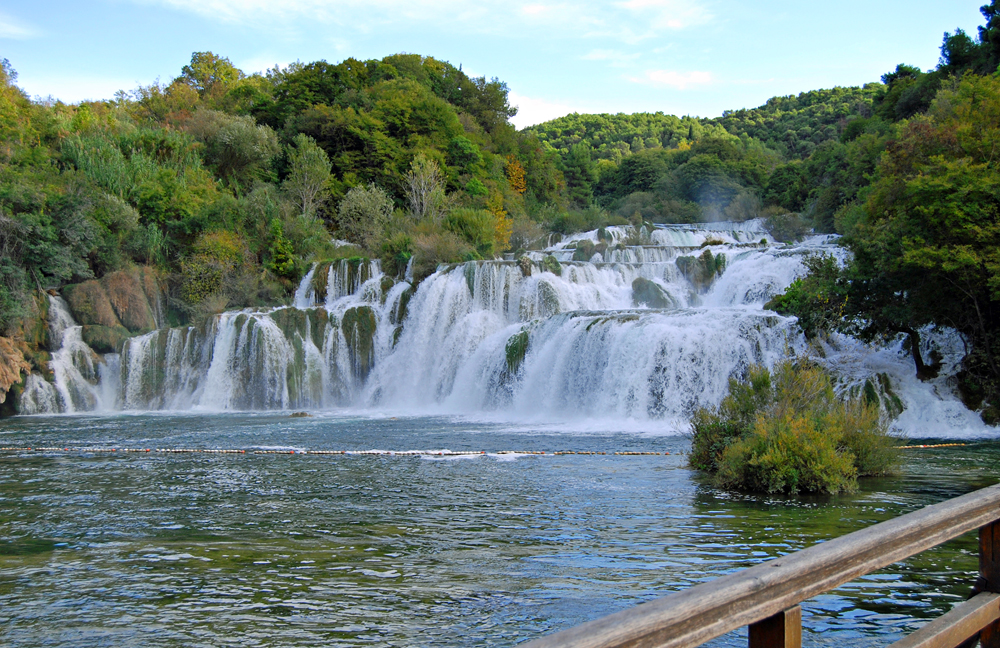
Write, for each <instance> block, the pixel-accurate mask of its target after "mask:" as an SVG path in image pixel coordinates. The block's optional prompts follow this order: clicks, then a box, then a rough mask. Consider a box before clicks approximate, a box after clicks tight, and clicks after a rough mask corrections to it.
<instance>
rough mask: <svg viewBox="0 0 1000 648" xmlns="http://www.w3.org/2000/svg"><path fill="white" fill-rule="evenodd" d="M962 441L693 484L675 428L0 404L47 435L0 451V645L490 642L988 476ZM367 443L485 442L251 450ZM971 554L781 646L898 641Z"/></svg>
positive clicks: (17, 425) (858, 598) (953, 589)
mask: <svg viewBox="0 0 1000 648" xmlns="http://www.w3.org/2000/svg"><path fill="white" fill-rule="evenodd" d="M968 443H969V445H965V446H959V447H952V448H938V449H922V450H917V449H914V450H906V451H904V452H905V453H906V455H905V456H906V462H905V466H904V470H903V472H902V474H901V475H900V476H898V477H895V478H888V479H879V480H868V481H863V482H862V490H861V492H860V493H858V494H855V495H849V496H838V497H788V498H786V497H765V496H737V495H732V494H726V493H722V492H719V491H716V490H714V489H712V488H711V487H709V486H708V485H706V484H705V483H703V482H701V481H699V478H698V476H697V474H696V473H694V472H692V471H690V470H689V469H687V468H686V456H685V455H684V454H683V453H684V452H686V450H687V449H688V447H689V442H688V440H687V439H686V438H685V437H683V436H678V435H675V434H666V435H658V434H655V433H653V432H650V431H647V432H642V433H636V432H630V431H617V432H602V431H601V430H599V429H596V428H593V427H591V428H588V429H585V430H575V431H574V430H572V429H570V428H568V427H565V426H561V427H556V426H550V427H546V426H540V425H531V426H527V425H524V426H519V425H512V424H509V423H484V422H482V421H476V420H474V419H461V418H454V417H451V418H433V417H414V418H405V417H401V418H391V417H385V416H380V417H372V416H370V415H363V414H358V415H349V414H346V413H343V412H342V413H340V414H336V415H334V414H328V415H317V416H314V417H311V418H291V417H289V416H288V415H287V414H280V413H259V414H236V413H234V414H222V415H220V414H211V415H203V414H183V415H177V414H141V415H116V416H103V417H92V416H51V417H20V418H16V419H8V420H7V421H5V422H4V424H3V427H2V428H0V446H3V447H15V446H17V447H35V446H45V447H62V448H68V449H69V451H63V452H35V451H32V452H27V451H5V452H0V643H2V644H4V645H11V646H79V647H82V646H116V647H117V646H136V645H145V646H230V645H232V646H365V645H377V646H456V647H457V646H512V645H516V644H518V643H520V642H522V641H524V640H527V639H530V638H533V637H537V636H540V635H542V634H545V633H548V632H551V631H554V630H558V629H561V628H566V627H570V626H572V625H575V624H578V623H581V622H583V621H586V620H589V619H592V618H595V617H597V616H601V615H604V614H608V613H611V612H614V611H617V610H620V609H623V608H626V607H629V606H632V605H635V604H637V603H640V602H643V601H647V600H649V599H651V598H655V597H658V596H662V595H665V594H668V593H670V592H673V591H676V590H678V589H682V588H684V587H688V586H690V585H692V584H695V583H698V582H702V581H704V580H707V579H710V578H713V577H715V576H718V575H720V574H724V573H727V572H730V571H733V570H736V569H740V568H743V567H746V566H749V565H752V564H754V563H757V562H759V561H762V560H766V559H768V558H771V557H774V556H778V555H781V554H785V553H788V552H791V551H796V550H798V549H802V548H805V547H808V546H810V545H812V544H814V543H815V542H818V541H822V540H825V539H828V538H831V537H835V536H839V535H842V534H844V533H847V532H850V531H852V530H855V529H858V528H861V527H864V526H866V525H868V524H871V523H875V522H879V521H882V520H886V519H890V518H892V517H894V516H896V515H899V514H901V513H905V512H908V511H912V510H915V509H916V508H919V507H920V506H923V505H926V504H929V503H933V502H937V501H941V500H944V499H946V498H949V497H953V496H956V495H959V494H962V493H965V492H969V491H971V490H974V489H976V488H979V487H983V486H986V485H988V484H991V483H995V482H996V480H997V478H998V476H1000V461H998V459H1000V444H997V443H996V442H994V441H987V440H983V441H969V442H968ZM94 447H101V448H111V447H116V448H126V447H130V448H151V449H153V450H155V449H158V448H213V449H225V448H230V449H243V450H247V451H248V452H247V453H246V454H224V455H220V454H164V453H157V452H150V453H122V452H114V453H112V452H87V451H85V450H82V449H85V448H94ZM369 449H387V450H437V449H449V450H453V451H483V452H485V453H486V454H484V455H479V456H472V457H435V456H399V455H396V456H373V455H310V454H302V453H296V454H254V451H255V450H257V451H261V450H300V451H301V450H369ZM563 450H572V451H593V452H607V453H609V454H605V455H552V454H551V453H552V452H553V451H563ZM502 451H544V452H547V453H549V454H546V455H511V454H498V453H500V452H502ZM622 451H635V452H659V453H670V454H659V455H648V456H623V455H614V454H611V453H613V452H622ZM975 552H976V543H975V538H974V537H973V536H967V537H963V538H961V539H959V540H956V541H953V542H950V543H948V544H946V545H943V546H942V547H940V548H938V549H935V550H932V551H929V552H926V553H924V554H921V555H920V556H918V557H916V558H914V559H911V560H908V561H906V562H904V563H900V564H897V565H894V566H892V567H890V568H889V569H886V570H884V571H882V572H879V573H877V574H874V575H871V576H868V577H866V578H863V579H861V580H859V581H858V582H855V583H852V584H850V585H847V586H844V587H842V588H840V589H838V590H836V591H834V592H831V593H828V594H826V595H823V596H821V597H818V598H817V599H814V600H811V601H808V602H807V603H806V604H805V606H804V624H805V628H806V640H807V642H808V643H810V644H812V645H832V644H840V645H843V644H844V642H845V641H846V642H848V643H849V644H850V645H862V646H864V645H872V646H874V645H884V644H885V643H888V641H889V640H890V639H894V638H898V637H899V636H901V635H902V634H904V633H905V632H908V631H911V630H912V629H914V628H915V627H917V626H918V625H920V624H921V623H923V622H925V620H926V619H927V618H929V617H933V616H936V615H939V614H940V613H942V612H943V611H946V610H947V609H949V608H950V606H951V605H953V604H954V603H956V602H958V601H960V600H962V599H963V598H964V597H965V596H966V594H967V592H968V590H969V587H970V586H971V583H972V581H973V580H974V577H975V571H976V564H977V563H976V556H975ZM745 641H746V640H745V638H741V637H740V636H738V635H733V636H729V637H723V638H720V639H719V640H717V641H715V642H713V644H712V645H718V646H737V645H745Z"/></svg>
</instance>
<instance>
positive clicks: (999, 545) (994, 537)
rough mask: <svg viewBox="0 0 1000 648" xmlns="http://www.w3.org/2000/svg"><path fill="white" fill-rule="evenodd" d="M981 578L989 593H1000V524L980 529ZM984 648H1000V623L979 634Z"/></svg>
mask: <svg viewBox="0 0 1000 648" xmlns="http://www.w3.org/2000/svg"><path fill="white" fill-rule="evenodd" d="M979 576H980V578H982V579H985V581H986V590H987V591H988V592H997V593H1000V522H993V523H992V524H987V525H986V526H984V527H982V528H981V529H979ZM979 644H980V645H981V646H982V647H983V648H1000V621H994V622H993V623H991V624H989V625H988V626H986V627H985V628H983V631H982V632H981V633H980V634H979Z"/></svg>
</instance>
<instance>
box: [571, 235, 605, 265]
mask: <svg viewBox="0 0 1000 648" xmlns="http://www.w3.org/2000/svg"><path fill="white" fill-rule="evenodd" d="M607 249H608V244H607V243H605V242H604V241H600V242H598V243H596V244H595V243H594V242H593V241H591V240H590V239H584V240H582V241H578V242H577V244H576V251H575V252H573V260H574V261H590V260H591V259H592V258H593V257H594V255H595V254H600V255H603V254H604V251H605V250H607Z"/></svg>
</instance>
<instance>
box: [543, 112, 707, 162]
mask: <svg viewBox="0 0 1000 648" xmlns="http://www.w3.org/2000/svg"><path fill="white" fill-rule="evenodd" d="M528 130H529V131H531V132H533V133H535V134H536V135H537V136H538V139H539V140H541V142H543V143H544V144H545V145H546V146H547V147H549V148H551V149H554V150H555V151H558V152H559V153H560V155H561V156H563V158H566V157H567V156H568V155H569V153H570V149H571V148H572V147H573V146H574V145H576V144H580V143H583V144H586V145H587V146H589V147H590V149H591V150H592V151H593V158H594V159H595V160H596V159H607V160H612V161H614V162H615V163H618V162H621V161H622V160H623V159H624V158H626V157H627V156H629V155H631V154H633V153H638V152H639V151H644V150H647V149H668V148H676V147H677V146H678V145H680V144H681V143H682V142H684V141H693V140H695V139H701V138H703V137H713V136H714V137H719V136H724V135H725V134H726V132H725V129H724V128H723V127H722V126H721V125H719V124H714V123H712V122H710V121H709V120H699V119H696V118H692V117H676V116H674V115H664V114H663V113H659V112H658V113H636V114H632V115H625V114H621V113H619V114H617V115H608V114H602V115H580V114H577V113H573V114H571V115H566V116H565V117H559V118H558V119H553V120H551V121H547V122H545V123H543V124H539V125H537V126H532V127H531V128H529V129H528Z"/></svg>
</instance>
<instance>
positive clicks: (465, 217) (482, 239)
mask: <svg viewBox="0 0 1000 648" xmlns="http://www.w3.org/2000/svg"><path fill="white" fill-rule="evenodd" d="M496 225H497V219H496V217H495V216H494V215H493V214H491V213H490V212H488V211H486V210H485V209H467V208H460V209H453V210H451V212H450V213H449V214H448V215H447V216H446V217H445V219H444V227H445V229H446V230H448V231H449V232H453V233H455V234H458V235H459V236H461V237H462V238H463V239H465V240H466V241H467V242H468V243H469V244H470V245H472V246H473V247H474V248H476V252H477V253H478V254H479V256H480V257H482V258H484V259H485V258H491V257H492V256H493V253H494V249H495V247H496Z"/></svg>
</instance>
